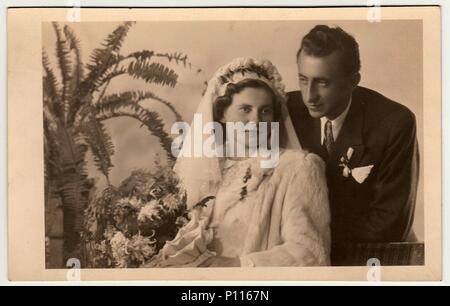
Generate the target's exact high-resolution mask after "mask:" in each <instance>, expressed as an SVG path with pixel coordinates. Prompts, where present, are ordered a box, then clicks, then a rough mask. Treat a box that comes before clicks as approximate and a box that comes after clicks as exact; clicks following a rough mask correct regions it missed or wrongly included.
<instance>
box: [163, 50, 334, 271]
mask: <svg viewBox="0 0 450 306" xmlns="http://www.w3.org/2000/svg"><path fill="white" fill-rule="evenodd" d="M285 103H286V98H285V92H284V85H283V84H282V81H281V76H280V75H279V73H278V71H277V69H276V68H275V67H274V66H273V65H272V63H271V62H269V61H267V60H257V59H253V58H238V59H235V60H233V61H232V62H231V63H229V64H227V65H225V66H224V67H222V68H220V69H219V70H218V71H217V72H216V73H215V75H214V77H213V78H212V79H211V80H210V82H209V83H208V88H207V90H206V93H205V95H204V96H203V99H202V102H201V103H200V105H199V107H198V110H197V112H196V115H201V118H202V119H203V122H210V121H211V122H219V123H220V124H221V125H222V126H224V127H225V126H226V125H227V124H229V123H243V124H248V123H254V124H259V123H261V122H264V123H267V124H268V125H270V126H271V125H273V124H274V123H278V126H279V133H275V134H274V132H273V131H276V130H274V129H269V132H268V133H266V134H264V133H259V135H260V136H259V137H261V135H266V137H267V138H269V139H268V140H267V141H268V142H269V143H271V144H272V146H270V150H273V151H272V152H276V153H277V154H278V155H279V156H278V160H277V162H276V163H274V166H273V167H262V161H264V160H265V158H266V157H263V156H260V155H258V154H250V150H249V144H250V142H251V140H252V139H251V138H252V136H251V134H250V133H245V137H244V141H243V142H242V138H239V137H231V136H236V135H232V134H234V132H230V130H228V129H225V132H224V136H223V139H225V142H224V143H225V146H224V147H226V149H224V147H223V146H222V143H221V140H222V138H221V136H219V137H216V138H215V139H216V143H215V144H213V145H215V148H216V150H217V151H218V152H219V151H220V152H225V153H224V154H222V155H221V154H217V155H215V156H212V157H211V156H205V155H202V156H200V157H199V156H195V157H191V156H188V155H186V154H185V155H183V154H180V156H179V157H178V159H177V162H176V164H175V167H174V169H175V172H177V174H178V175H179V177H180V179H181V182H182V184H183V186H184V188H185V190H186V193H187V201H188V207H189V208H191V209H192V211H193V212H194V214H193V218H192V220H191V222H190V224H187V225H186V226H185V228H182V229H181V230H180V232H179V233H178V235H177V237H176V238H175V239H174V240H173V241H171V242H168V243H167V245H166V247H165V248H163V250H162V253H164V252H167V253H166V254H165V255H164V254H163V256H162V257H163V258H164V259H163V260H162V261H161V262H160V263H159V264H158V266H202V267H232V266H235V267H237V266H245V267H257V266H314V265H329V254H330V229H329V223H330V212H329V207H328V193H327V187H326V179H325V170H324V167H325V166H324V163H323V161H322V160H321V159H320V158H319V157H318V156H317V155H314V154H312V153H307V152H305V151H303V150H302V149H301V146H300V144H299V142H298V139H297V137H296V134H295V131H294V129H293V126H292V122H291V119H290V117H289V115H288V112H287V110H286V104H285ZM270 131H272V132H270ZM216 136H217V135H216ZM197 137H198V135H197ZM202 137H204V136H202ZM275 137H277V139H278V140H279V151H277V150H275V149H278V148H275V147H276V145H277V144H276V142H274V141H271V140H274V139H275ZM202 140H204V139H202ZM274 143H275V145H274ZM191 145H192V143H191V142H189V141H187V142H186V141H185V143H184V144H183V149H186V148H187V146H191ZM230 145H231V146H230ZM240 145H243V147H244V149H245V150H244V155H242V156H238V157H236V155H237V154H235V153H236V148H237V147H239V146H240ZM230 147H231V148H232V149H231V150H230V149H229V148H230ZM183 149H182V150H181V153H182V152H185V151H183ZM222 150H223V151H222ZM230 153H231V154H230ZM205 197H210V198H213V197H214V199H213V200H211V201H209V202H208V203H206V205H195V204H196V203H198V202H199V201H201V200H202V199H204V198H205ZM194 205H195V207H194ZM186 239H187V240H189V241H187V242H186V241H184V240H186ZM180 241H184V242H180ZM180 245H183V247H180V249H181V248H184V249H183V250H177V247H179V246H180ZM186 246H189V247H186ZM193 248H194V249H197V252H198V254H199V256H198V257H196V258H193V259H192V260H191V261H190V262H187V261H186V258H187V257H186V256H184V255H186V254H183V256H179V255H180V253H183V252H187V251H186V249H189V250H190V251H189V252H191V251H192V249H193ZM174 249H175V251H174ZM171 256H172V257H173V258H171ZM179 258H183V261H184V262H181V261H180V262H177V260H178V259H179ZM164 261H165V262H166V263H164Z"/></svg>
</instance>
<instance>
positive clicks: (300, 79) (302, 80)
mask: <svg viewBox="0 0 450 306" xmlns="http://www.w3.org/2000/svg"><path fill="white" fill-rule="evenodd" d="M298 80H299V81H300V83H302V84H303V85H307V84H308V80H307V79H305V78H299V79H298Z"/></svg>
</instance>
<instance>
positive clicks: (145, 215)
mask: <svg viewBox="0 0 450 306" xmlns="http://www.w3.org/2000/svg"><path fill="white" fill-rule="evenodd" d="M155 219H159V209H158V203H157V202H156V200H152V201H150V202H148V203H147V204H145V206H144V207H142V209H141V211H140V212H139V215H138V221H140V222H145V221H146V220H150V221H152V220H155Z"/></svg>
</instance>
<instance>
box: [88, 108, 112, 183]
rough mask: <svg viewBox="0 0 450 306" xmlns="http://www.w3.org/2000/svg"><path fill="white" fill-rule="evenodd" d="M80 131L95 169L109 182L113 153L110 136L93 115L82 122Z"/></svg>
mask: <svg viewBox="0 0 450 306" xmlns="http://www.w3.org/2000/svg"><path fill="white" fill-rule="evenodd" d="M82 133H83V135H84V136H85V139H86V142H87V143H88V145H89V148H90V149H91V152H92V154H93V156H94V163H95V165H96V166H97V169H98V170H99V171H100V172H101V173H102V174H103V175H104V176H105V177H106V180H107V181H108V184H109V171H110V170H111V168H112V167H113V164H112V161H111V157H112V155H113V154H114V145H113V143H112V139H111V136H110V135H109V134H108V133H107V131H106V128H105V126H104V125H103V123H102V122H100V121H97V119H96V118H95V117H93V116H90V117H89V119H88V120H86V121H85V122H84V123H83V126H82Z"/></svg>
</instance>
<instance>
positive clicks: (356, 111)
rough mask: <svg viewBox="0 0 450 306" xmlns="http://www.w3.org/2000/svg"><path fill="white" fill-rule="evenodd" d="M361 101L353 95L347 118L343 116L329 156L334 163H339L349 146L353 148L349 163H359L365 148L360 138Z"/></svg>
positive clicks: (361, 126)
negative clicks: (339, 130)
mask: <svg viewBox="0 0 450 306" xmlns="http://www.w3.org/2000/svg"><path fill="white" fill-rule="evenodd" d="M362 103H363V102H362V101H361V100H360V99H359V97H358V96H357V95H354V96H353V98H352V104H351V106H350V109H349V112H348V114H347V118H345V121H344V124H343V126H342V129H341V132H340V133H339V136H338V138H337V139H336V141H335V150H334V152H333V154H331V156H330V159H331V161H332V162H334V163H339V160H340V158H341V157H342V156H347V151H348V149H349V148H350V147H351V148H353V154H352V157H351V159H350V165H351V166H352V167H357V166H358V165H359V162H360V160H361V158H362V156H363V154H364V149H365V147H364V144H363V139H362V129H363V126H364V113H363V108H362ZM319 139H320V136H319Z"/></svg>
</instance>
